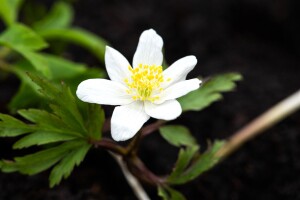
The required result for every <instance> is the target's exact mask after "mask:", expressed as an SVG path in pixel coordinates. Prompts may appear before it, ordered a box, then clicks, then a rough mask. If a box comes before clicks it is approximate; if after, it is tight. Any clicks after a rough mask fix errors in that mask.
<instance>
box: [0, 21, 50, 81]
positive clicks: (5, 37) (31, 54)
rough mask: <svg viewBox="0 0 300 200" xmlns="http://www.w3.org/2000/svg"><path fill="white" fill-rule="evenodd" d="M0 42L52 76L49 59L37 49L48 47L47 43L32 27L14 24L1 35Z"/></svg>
mask: <svg viewBox="0 0 300 200" xmlns="http://www.w3.org/2000/svg"><path fill="white" fill-rule="evenodd" d="M0 44H1V45H4V46H6V47H9V48H11V49H13V50H15V51H16V52H18V53H20V54H21V55H22V56H24V57H25V58H26V59H27V60H28V61H29V62H30V63H31V64H32V65H33V66H34V67H35V68H36V70H38V71H40V72H41V73H43V74H44V75H45V76H47V77H51V73H50V70H49V68H48V65H47V61H46V60H45V59H44V57H43V56H42V55H40V54H39V53H37V52H36V51H38V50H41V49H43V48H45V47H47V43H46V42H45V41H44V40H43V39H42V38H41V37H40V36H38V35H37V34H36V33H35V32H34V31H32V30H31V29H30V28H28V27H26V26H24V25H21V24H14V25H12V26H11V27H9V28H8V29H7V30H6V31H5V32H4V33H3V34H1V35H0Z"/></svg>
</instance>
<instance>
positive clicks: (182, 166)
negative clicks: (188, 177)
mask: <svg viewBox="0 0 300 200" xmlns="http://www.w3.org/2000/svg"><path fill="white" fill-rule="evenodd" d="M198 150H199V146H190V147H187V148H185V149H184V148H181V149H180V151H179V154H178V159H177V162H176V164H175V167H174V169H173V171H172V173H171V174H170V176H169V177H168V182H169V183H172V182H176V180H177V178H178V177H180V175H181V174H182V173H183V172H184V171H185V170H186V169H187V167H188V166H189V165H190V163H191V161H192V159H193V158H194V157H195V156H196V155H198Z"/></svg>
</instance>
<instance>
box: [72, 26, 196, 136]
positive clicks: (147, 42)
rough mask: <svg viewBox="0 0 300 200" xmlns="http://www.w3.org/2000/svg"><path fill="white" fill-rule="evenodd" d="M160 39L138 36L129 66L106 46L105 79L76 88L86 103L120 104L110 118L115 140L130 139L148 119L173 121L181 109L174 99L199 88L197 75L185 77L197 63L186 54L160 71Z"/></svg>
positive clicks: (153, 34)
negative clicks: (195, 76) (187, 78)
mask: <svg viewBox="0 0 300 200" xmlns="http://www.w3.org/2000/svg"><path fill="white" fill-rule="evenodd" d="M162 46H163V40H162V38H161V37H160V36H159V35H158V34H157V33H156V32H155V31H154V30H153V29H150V30H146V31H144V32H143V33H142V35H141V36H140V40H139V44H138V47H137V50H136V52H135V54H134V57H133V63H132V66H131V65H130V64H129V62H128V61H127V59H126V58H125V57H124V56H123V55H122V54H121V53H120V52H118V51H117V50H115V49H113V48H111V47H106V52H105V65H106V70H107V73H108V76H109V77H110V79H111V80H106V79H89V80H85V81H83V82H81V83H80V84H79V86H78V88H77V92H76V94H77V96H78V98H79V99H81V100H82V101H85V102H89V103H97V104H106V105H120V106H117V107H116V108H115V110H114V112H113V115H112V118H111V134H112V137H113V139H114V140H116V141H123V140H127V139H130V138H132V137H133V136H134V135H135V134H136V133H137V132H138V131H139V130H140V128H141V127H142V126H143V124H144V123H145V122H146V121H147V120H148V119H149V118H150V117H153V118H157V119H163V120H172V119H175V118H177V117H178V116H179V115H180V114H181V112H182V109H181V106H180V104H179V102H178V101H177V100H176V98H178V97H181V96H183V95H185V94H187V93H189V92H191V91H193V90H196V89H198V88H199V85H200V83H201V81H200V80H199V79H197V78H194V79H190V80H186V76H187V74H188V73H189V72H190V71H191V70H192V69H193V68H194V66H195V65H196V63H197V59H196V57H195V56H186V57H184V58H181V59H180V60H178V61H176V62H175V63H173V64H172V65H171V66H170V67H169V68H167V69H166V70H164V71H163V68H162V66H161V65H162V62H163V54H162Z"/></svg>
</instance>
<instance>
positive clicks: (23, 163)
mask: <svg viewBox="0 0 300 200" xmlns="http://www.w3.org/2000/svg"><path fill="white" fill-rule="evenodd" d="M85 144H86V142H85V141H80V140H73V141H69V142H65V143H63V144H61V145H59V146H56V147H52V148H49V149H46V150H42V151H39V152H37V153H34V154H30V155H26V156H23V157H16V158H15V159H14V160H15V161H14V162H12V161H9V162H7V161H2V166H1V170H2V171H3V172H15V171H19V172H21V173H23V174H28V175H33V174H37V173H39V172H42V171H44V170H46V169H48V168H49V167H51V166H53V165H54V164H55V163H57V162H58V161H59V160H61V159H62V158H63V157H65V156H66V155H67V154H68V153H69V152H70V151H72V150H73V149H77V148H79V147H80V146H82V145H85Z"/></svg>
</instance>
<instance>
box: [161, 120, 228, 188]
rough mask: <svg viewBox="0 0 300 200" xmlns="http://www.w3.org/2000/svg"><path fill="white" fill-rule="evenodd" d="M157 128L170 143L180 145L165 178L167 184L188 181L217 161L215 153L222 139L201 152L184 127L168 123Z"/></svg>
mask: <svg viewBox="0 0 300 200" xmlns="http://www.w3.org/2000/svg"><path fill="white" fill-rule="evenodd" d="M159 130H160V134H161V135H162V137H163V138H164V139H166V140H167V141H168V142H169V143H170V144H171V145H174V146H176V147H180V150H179V154H178V158H177V161H176V164H175V166H174V168H173V171H172V173H171V174H170V175H169V176H168V178H167V181H168V183H169V184H184V183H186V182H189V181H191V180H193V179H195V178H196V177H198V176H199V175H201V174H202V173H203V172H205V171H207V170H209V169H210V168H212V167H213V166H214V165H215V164H217V163H218V161H219V158H218V157H216V156H215V153H216V152H217V151H218V150H219V149H220V148H221V147H222V146H223V144H224V142H223V141H216V142H215V143H214V144H213V145H212V146H211V147H209V148H208V149H207V150H206V151H205V152H204V153H203V154H201V153H200V152H199V149H200V148H199V145H198V144H197V142H196V139H195V138H194V137H193V136H192V134H191V133H190V132H189V130H188V129H187V128H186V127H184V126H178V125H168V126H163V127H161V128H160V129H159Z"/></svg>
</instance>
